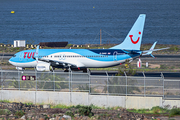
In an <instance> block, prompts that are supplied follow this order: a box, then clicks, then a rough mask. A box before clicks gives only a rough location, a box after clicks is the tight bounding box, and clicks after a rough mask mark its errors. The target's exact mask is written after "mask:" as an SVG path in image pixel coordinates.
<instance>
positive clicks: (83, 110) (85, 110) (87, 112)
mask: <svg viewBox="0 0 180 120" xmlns="http://www.w3.org/2000/svg"><path fill="white" fill-rule="evenodd" d="M91 110H92V107H91V106H81V107H80V108H79V110H78V112H79V114H80V115H82V116H88V117H92V116H93V115H94V113H92V112H91Z"/></svg>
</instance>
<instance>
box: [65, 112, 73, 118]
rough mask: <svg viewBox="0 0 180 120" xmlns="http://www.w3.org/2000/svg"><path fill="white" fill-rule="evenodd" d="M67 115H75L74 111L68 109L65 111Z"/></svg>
mask: <svg viewBox="0 0 180 120" xmlns="http://www.w3.org/2000/svg"><path fill="white" fill-rule="evenodd" d="M65 114H66V115H69V116H71V117H74V113H73V112H72V111H66V113H65Z"/></svg>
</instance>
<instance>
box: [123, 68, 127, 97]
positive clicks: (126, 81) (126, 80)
mask: <svg viewBox="0 0 180 120" xmlns="http://www.w3.org/2000/svg"><path fill="white" fill-rule="evenodd" d="M124 75H125V76H126V96H127V75H126V72H125V71H124Z"/></svg>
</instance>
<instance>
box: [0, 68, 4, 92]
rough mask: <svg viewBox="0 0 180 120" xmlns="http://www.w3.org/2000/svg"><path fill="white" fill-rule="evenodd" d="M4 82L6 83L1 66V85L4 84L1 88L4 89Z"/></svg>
mask: <svg viewBox="0 0 180 120" xmlns="http://www.w3.org/2000/svg"><path fill="white" fill-rule="evenodd" d="M0 68H1V67H0ZM3 83H4V81H3V72H2V68H1V85H2V87H1V90H3Z"/></svg>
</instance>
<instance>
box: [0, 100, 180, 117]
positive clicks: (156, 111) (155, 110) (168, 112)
mask: <svg viewBox="0 0 180 120" xmlns="http://www.w3.org/2000/svg"><path fill="white" fill-rule="evenodd" d="M0 102H6V103H10V101H9V100H0ZM24 104H28V105H32V104H33V103H24ZM50 106H51V108H60V109H68V110H69V111H67V113H66V114H67V115H70V116H74V114H75V113H72V112H71V111H70V110H71V109H72V108H76V109H79V111H78V112H79V113H81V114H87V113H89V111H91V110H92V109H106V110H118V109H121V108H122V107H119V106H116V107H108V108H104V107H98V106H95V105H93V104H91V105H90V106H84V105H76V106H67V105H63V104H58V105H50ZM127 111H129V112H132V113H139V114H153V115H160V114H163V115H164V116H169V117H173V116H176V115H180V108H177V107H173V108H172V109H169V105H167V106H165V107H164V108H163V107H159V106H155V107H152V108H151V109H127ZM3 114H11V112H10V111H8V110H6V109H0V115H3ZM24 114H25V113H24V112H23V111H17V112H16V115H17V116H23V115H24ZM88 116H92V115H91V114H90V115H88ZM102 116H104V115H102Z"/></svg>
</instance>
